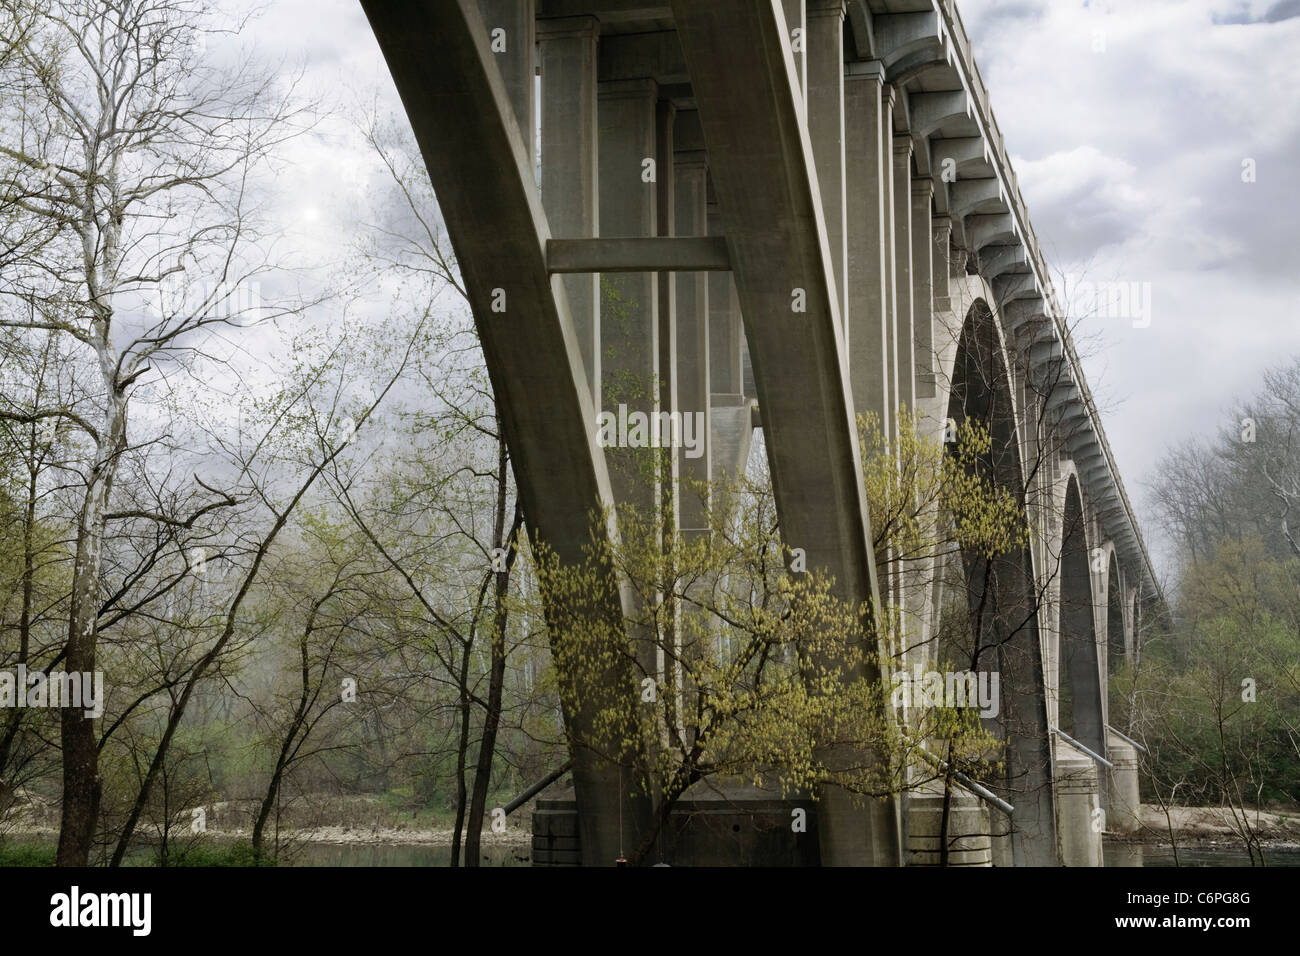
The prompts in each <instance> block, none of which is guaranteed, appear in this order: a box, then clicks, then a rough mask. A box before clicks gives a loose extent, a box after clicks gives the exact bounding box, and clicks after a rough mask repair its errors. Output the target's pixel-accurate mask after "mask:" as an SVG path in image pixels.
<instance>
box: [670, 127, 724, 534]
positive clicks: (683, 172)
mask: <svg viewBox="0 0 1300 956" xmlns="http://www.w3.org/2000/svg"><path fill="white" fill-rule="evenodd" d="M674 143H675V145H677V146H678V147H681V146H684V145H694V144H696V143H698V144H699V145H700V146H703V134H702V131H701V129H700V117H699V113H698V112H697V111H695V110H691V111H688V112H681V113H678V114H677V124H676V129H675V135H674ZM706 156H707V154H706V153H705V151H704V150H703V149H702V148H696V149H681V148H678V149H677V151H676V153H675V156H674V160H675V162H674V177H675V186H674V188H675V192H676V218H675V225H676V229H677V235H679V236H705V235H708V231H709V207H708V167H707V166H706V165H705V163H706ZM725 275H727V276H730V273H725ZM675 279H676V283H677V401H678V407H679V408H680V409H681V423H682V424H681V428H682V444H681V447H680V448H679V449H678V469H679V480H680V482H681V484H680V486H679V487H680V488H681V491H680V493H679V496H678V497H679V499H680V501H679V519H678V520H679V522H680V525H679V526H680V528H681V529H682V533H683V534H684V535H689V534H691V533H692V532H695V531H702V530H704V529H707V528H708V526H709V521H708V499H707V498H706V497H702V496H701V495H699V494H698V493H697V492H696V491H695V490H694V489H693V488H692V487H691V485H692V483H695V482H703V483H707V482H709V481H711V480H712V478H713V469H712V468H711V466H710V458H711V455H710V452H711V449H710V447H709V445H710V441H709V435H710V430H711V428H712V417H711V415H710V408H709V405H710V380H709V365H710V361H711V359H710V355H709V274H708V273H706V272H679V273H677V274H676V275H675Z"/></svg>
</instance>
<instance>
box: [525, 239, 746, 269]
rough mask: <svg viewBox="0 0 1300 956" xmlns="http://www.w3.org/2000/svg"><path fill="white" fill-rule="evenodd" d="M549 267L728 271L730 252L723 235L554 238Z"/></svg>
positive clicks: (549, 246)
mask: <svg viewBox="0 0 1300 956" xmlns="http://www.w3.org/2000/svg"><path fill="white" fill-rule="evenodd" d="M546 268H547V270H548V271H550V272H551V273H552V274H566V273H581V272H728V271H730V269H731V254H730V253H729V252H728V251H727V240H726V239H725V238H723V237H721V236H699V237H690V238H683V237H668V236H651V237H648V238H635V239H612V238H602V239H551V240H549V241H548V242H547V243H546Z"/></svg>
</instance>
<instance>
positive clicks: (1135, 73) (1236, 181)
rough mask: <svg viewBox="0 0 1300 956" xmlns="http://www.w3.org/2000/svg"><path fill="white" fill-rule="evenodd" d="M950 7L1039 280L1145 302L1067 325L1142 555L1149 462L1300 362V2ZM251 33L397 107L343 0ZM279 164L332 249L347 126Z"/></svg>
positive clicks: (281, 16) (350, 203) (290, 0)
mask: <svg viewBox="0 0 1300 956" xmlns="http://www.w3.org/2000/svg"><path fill="white" fill-rule="evenodd" d="M958 8H959V10H960V13H961V16H962V19H963V21H964V22H965V24H966V27H967V32H968V33H969V34H970V37H971V40H972V42H973V44H974V48H975V52H976V60H977V63H978V65H979V68H980V71H981V73H982V75H983V77H984V81H985V83H986V85H987V86H988V88H989V92H990V95H991V97H992V103H993V108H994V112H995V114H996V116H997V119H998V123H999V125H1000V126H1001V129H1002V131H1003V133H1004V134H1005V137H1006V143H1007V148H1008V150H1009V152H1010V153H1011V155H1012V157H1013V164H1014V166H1015V169H1016V171H1017V174H1018V176H1019V180H1020V185H1021V191H1022V193H1023V195H1024V197H1025V200H1026V201H1027V203H1028V205H1029V212H1030V218H1031V221H1032V223H1033V226H1034V229H1035V231H1036V233H1037V235H1038V238H1039V241H1040V244H1041V245H1042V247H1043V252H1044V254H1045V256H1046V257H1047V260H1048V263H1049V266H1050V268H1051V269H1052V270H1053V273H1054V274H1056V273H1058V272H1059V273H1061V274H1063V275H1065V276H1072V277H1082V278H1084V279H1087V280H1091V281H1105V282H1116V281H1122V282H1129V283H1137V284H1138V288H1139V289H1141V290H1149V295H1150V306H1151V311H1150V321H1149V324H1148V323H1147V322H1145V321H1144V320H1143V319H1142V318H1105V317H1092V318H1088V319H1085V320H1084V321H1083V323H1082V325H1081V327H1080V330H1079V331H1080V337H1081V341H1080V346H1081V350H1082V351H1084V352H1085V353H1087V357H1086V359H1085V366H1086V373H1087V375H1088V379H1089V383H1090V384H1091V386H1092V387H1093V390H1094V392H1095V393H1096V395H1097V397H1098V400H1099V402H1100V404H1101V405H1102V406H1103V412H1104V414H1103V421H1104V425H1105V428H1106V431H1107V434H1108V436H1109V438H1110V442H1111V446H1112V449H1113V450H1114V453H1115V455H1116V458H1117V459H1118V463H1119V466H1120V470H1121V474H1122V476H1123V478H1124V481H1125V484H1126V486H1127V487H1128V490H1129V494H1130V496H1131V497H1132V498H1133V500H1134V504H1135V506H1136V507H1137V509H1138V513H1139V520H1140V521H1141V522H1142V524H1143V526H1144V529H1145V530H1146V533H1147V537H1148V539H1149V541H1150V543H1151V544H1152V545H1153V546H1156V545H1157V542H1156V540H1155V537H1156V535H1155V528H1154V527H1152V520H1151V517H1150V515H1149V512H1148V510H1147V509H1146V508H1145V507H1144V503H1145V501H1146V498H1147V496H1146V494H1145V492H1144V487H1143V486H1144V484H1145V483H1146V482H1147V481H1148V480H1150V479H1151V478H1152V477H1153V472H1154V468H1155V465H1156V462H1157V460H1158V459H1159V457H1160V455H1161V454H1162V452H1163V450H1164V449H1165V448H1167V447H1168V446H1169V445H1170V444H1172V443H1175V442H1178V441H1180V440H1183V439H1185V438H1188V437H1191V436H1195V435H1202V434H1206V433H1208V432H1210V431H1212V430H1214V429H1215V428H1216V427H1217V426H1218V425H1219V424H1220V423H1221V422H1222V421H1224V420H1225V415H1226V414H1227V412H1228V411H1229V409H1230V408H1231V406H1232V403H1233V401H1234V399H1235V398H1238V397H1246V396H1248V395H1249V394H1250V393H1251V392H1252V391H1253V390H1254V389H1255V388H1256V386H1257V384H1258V380H1259V374H1260V372H1261V370H1263V369H1265V368H1267V367H1269V366H1271V365H1274V364H1277V363H1279V362H1282V361H1285V360H1289V359H1290V358H1292V357H1294V356H1298V355H1300V269H1298V268H1297V265H1296V261H1295V258H1296V255H1297V252H1300V202H1297V198H1296V196H1297V192H1296V190H1297V183H1296V174H1297V173H1298V172H1300V164H1298V163H1297V160H1296V157H1297V156H1300V0H1280V2H1278V0H1115V2H1110V3H1107V2H1097V0H1091V2H1084V0H959V3H958ZM256 33H257V35H258V36H259V37H261V39H260V40H259V44H260V45H262V46H263V47H264V48H265V49H266V52H268V53H270V54H272V55H274V56H277V57H279V56H283V57H285V59H286V61H287V62H288V63H294V62H301V63H302V64H304V65H305V66H306V68H307V72H306V80H307V83H308V85H309V87H311V88H314V90H315V91H316V92H318V93H320V94H321V95H323V96H326V97H328V98H331V99H333V100H335V101H336V102H338V103H340V104H342V103H346V102H349V101H352V100H354V99H355V98H358V97H360V98H363V99H364V98H367V97H370V96H374V95H376V92H377V93H378V95H379V97H380V99H381V101H383V102H386V103H388V104H390V105H395V103H396V100H395V94H394V93H393V92H392V86H391V81H390V80H389V78H388V75H387V71H386V69H385V68H384V64H383V61H382V59H381V57H380V55H379V51H378V48H377V46H376V44H375V41H374V39H373V37H372V36H371V35H370V33H369V30H368V29H367V26H366V21H365V18H364V16H363V15H362V13H361V8H360V4H358V3H357V2H356V0H270V2H269V3H268V4H267V6H266V12H265V15H264V20H263V29H259V30H258V31H256ZM292 159H293V162H294V164H295V168H294V169H293V171H292V175H290V176H288V177H286V179H285V183H286V186H285V189H284V191H283V193H282V195H281V198H280V204H281V206H282V210H283V215H284V217H285V220H286V224H288V225H291V226H293V227H294V229H295V231H296V234H297V236H298V238H299V241H301V242H303V243H304V244H305V248H307V249H315V250H316V251H318V252H320V253H321V254H322V255H324V256H327V257H328V255H329V245H330V243H331V241H332V240H333V238H334V237H336V236H339V235H342V234H343V233H344V232H346V229H347V219H348V217H351V216H355V215H356V213H357V211H358V210H359V209H363V208H364V205H365V199H366V196H367V195H368V194H369V191H370V189H371V187H372V185H373V177H374V176H376V175H377V171H376V170H375V169H374V168H373V164H372V162H371V159H370V157H369V156H368V155H367V154H366V152H365V151H364V150H362V149H361V148H360V147H359V145H358V144H357V143H356V141H355V139H354V138H353V137H351V136H350V135H349V131H348V129H347V127H346V126H345V124H342V123H341V122H333V123H327V124H326V125H325V126H324V127H323V128H322V131H321V135H319V136H317V137H315V138H314V139H312V140H303V141H301V142H300V143H299V145H298V146H297V147H296V148H295V151H294V155H293V157H292ZM1246 160H1253V161H1254V162H1253V167H1254V171H1255V180H1256V181H1255V182H1253V183H1247V182H1243V168H1244V167H1243V163H1244V162H1245V161H1246ZM1058 292H1061V293H1062V294H1063V295H1064V296H1065V297H1066V298H1067V299H1068V298H1069V290H1061V289H1059V288H1058ZM1144 325H1145V327H1135V326H1144Z"/></svg>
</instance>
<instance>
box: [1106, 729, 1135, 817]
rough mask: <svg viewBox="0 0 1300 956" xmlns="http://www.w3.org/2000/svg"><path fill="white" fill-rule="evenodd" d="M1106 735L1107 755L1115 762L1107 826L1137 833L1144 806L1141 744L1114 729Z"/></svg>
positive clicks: (1111, 779) (1111, 778)
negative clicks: (1141, 788) (1140, 771)
mask: <svg viewBox="0 0 1300 956" xmlns="http://www.w3.org/2000/svg"><path fill="white" fill-rule="evenodd" d="M1106 737H1107V754H1106V756H1107V758H1108V759H1109V760H1110V761H1111V763H1113V764H1114V765H1115V769H1113V770H1112V771H1111V772H1110V773H1109V775H1108V777H1109V783H1110V790H1109V797H1110V799H1109V801H1108V805H1107V808H1106V828H1107V829H1108V830H1113V831H1115V832H1116V833H1136V832H1137V831H1138V828H1139V827H1140V826H1141V818H1140V816H1139V814H1140V812H1141V808H1142V797H1141V794H1140V792H1139V788H1138V754H1137V748H1136V747H1134V746H1133V745H1132V744H1130V743H1128V742H1127V741H1126V740H1124V739H1123V738H1121V737H1118V736H1116V735H1115V734H1114V733H1109V732H1108V733H1107V735H1106Z"/></svg>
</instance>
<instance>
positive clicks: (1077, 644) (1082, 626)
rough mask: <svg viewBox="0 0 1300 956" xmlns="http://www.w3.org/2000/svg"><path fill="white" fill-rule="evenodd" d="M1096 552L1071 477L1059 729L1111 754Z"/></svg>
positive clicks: (1065, 525)
mask: <svg viewBox="0 0 1300 956" xmlns="http://www.w3.org/2000/svg"><path fill="white" fill-rule="evenodd" d="M1091 560H1092V557H1091V553H1090V552H1089V549H1088V539H1087V533H1086V528H1085V526H1084V514H1083V498H1082V496H1081V495H1080V494H1079V483H1078V480H1077V479H1076V478H1075V477H1074V476H1073V475H1071V476H1070V479H1069V482H1068V483H1067V485H1066V489H1065V510H1064V512H1063V515H1062V523H1061V604H1060V607H1061V610H1060V621H1061V628H1060V635H1061V638H1060V641H1061V643H1060V658H1059V660H1060V667H1059V671H1058V684H1059V694H1058V697H1057V700H1058V702H1059V704H1058V714H1057V720H1058V721H1059V726H1060V728H1061V729H1062V730H1063V731H1065V733H1067V734H1069V735H1070V736H1071V737H1073V738H1074V739H1075V740H1077V741H1079V742H1080V743H1081V744H1083V745H1084V746H1085V747H1088V748H1090V749H1091V750H1092V751H1093V752H1094V753H1098V754H1105V753H1106V724H1105V713H1106V712H1105V709H1104V707H1103V705H1102V699H1101V668H1100V667H1099V666H1098V659H1097V649H1098V641H1097V628H1096V620H1095V617H1094V612H1093V591H1092V576H1091V571H1090V568H1091Z"/></svg>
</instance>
